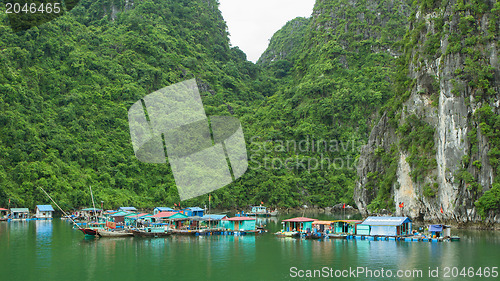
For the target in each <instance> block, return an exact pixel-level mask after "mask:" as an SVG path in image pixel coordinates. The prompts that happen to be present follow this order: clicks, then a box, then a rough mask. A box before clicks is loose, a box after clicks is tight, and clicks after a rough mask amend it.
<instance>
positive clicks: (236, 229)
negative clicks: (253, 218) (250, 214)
mask: <svg viewBox="0 0 500 281" xmlns="http://www.w3.org/2000/svg"><path fill="white" fill-rule="evenodd" d="M234 230H235V231H239V230H240V222H238V221H235V222H234Z"/></svg>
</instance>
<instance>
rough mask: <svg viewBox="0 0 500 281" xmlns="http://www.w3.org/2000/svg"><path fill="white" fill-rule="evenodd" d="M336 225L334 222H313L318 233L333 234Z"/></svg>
mask: <svg viewBox="0 0 500 281" xmlns="http://www.w3.org/2000/svg"><path fill="white" fill-rule="evenodd" d="M334 223H335V222H334V221H313V222H312V226H313V229H316V230H317V231H318V232H323V233H333V224H334Z"/></svg>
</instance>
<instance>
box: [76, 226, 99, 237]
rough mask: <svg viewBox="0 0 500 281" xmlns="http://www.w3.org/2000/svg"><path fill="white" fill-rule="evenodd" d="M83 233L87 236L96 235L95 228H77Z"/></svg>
mask: <svg viewBox="0 0 500 281" xmlns="http://www.w3.org/2000/svg"><path fill="white" fill-rule="evenodd" d="M78 230H80V231H81V232H83V234H85V235H88V236H96V235H97V230H95V229H91V228H79V229H78Z"/></svg>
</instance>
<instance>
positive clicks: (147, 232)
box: [131, 228, 172, 237]
mask: <svg viewBox="0 0 500 281" xmlns="http://www.w3.org/2000/svg"><path fill="white" fill-rule="evenodd" d="M131 232H132V234H133V235H134V236H135V237H165V236H169V235H172V232H170V231H167V230H163V232H160V231H152V229H151V228H146V229H132V230H131Z"/></svg>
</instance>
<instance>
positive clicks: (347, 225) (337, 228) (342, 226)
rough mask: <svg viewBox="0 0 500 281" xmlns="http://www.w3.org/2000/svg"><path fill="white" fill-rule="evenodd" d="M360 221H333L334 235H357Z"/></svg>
mask: <svg viewBox="0 0 500 281" xmlns="http://www.w3.org/2000/svg"><path fill="white" fill-rule="evenodd" d="M362 222H363V221H360V220H336V221H333V233H344V234H351V235H352V234H356V228H357V226H358V225H359V224H360V223H362Z"/></svg>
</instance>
